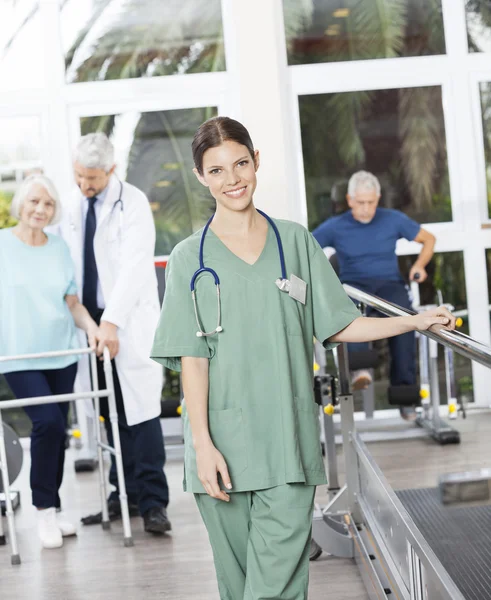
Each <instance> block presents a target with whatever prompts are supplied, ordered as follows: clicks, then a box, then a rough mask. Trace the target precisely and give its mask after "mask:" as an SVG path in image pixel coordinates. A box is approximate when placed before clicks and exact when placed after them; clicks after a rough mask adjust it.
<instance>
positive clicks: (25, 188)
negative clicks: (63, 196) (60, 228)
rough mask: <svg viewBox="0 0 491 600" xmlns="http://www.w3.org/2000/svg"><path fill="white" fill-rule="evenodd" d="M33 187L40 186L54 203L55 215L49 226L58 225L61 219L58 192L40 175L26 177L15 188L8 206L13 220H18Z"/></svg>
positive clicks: (51, 183)
mask: <svg viewBox="0 0 491 600" xmlns="http://www.w3.org/2000/svg"><path fill="white" fill-rule="evenodd" d="M35 185H40V186H42V187H43V188H44V189H45V190H46V191H47V192H48V195H49V197H50V198H51V199H52V200H53V201H54V203H55V213H54V215H53V218H52V219H51V221H50V223H49V224H50V225H55V224H56V223H59V222H60V219H61V202H60V197H59V195H58V192H57V191H56V187H55V184H54V183H53V182H52V181H51V179H49V178H48V177H46V175H41V174H39V173H36V174H34V175H29V177H26V178H25V179H24V181H23V182H22V183H21V184H20V186H19V187H18V188H17V190H16V192H15V194H14V197H13V199H12V204H11V206H10V214H11V215H12V216H13V217H14V219H17V220H19V219H20V213H21V212H22V207H23V206H24V202H25V201H26V198H27V196H28V195H29V193H30V191H31V189H32V188H33V186H35Z"/></svg>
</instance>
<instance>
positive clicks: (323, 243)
mask: <svg viewBox="0 0 491 600" xmlns="http://www.w3.org/2000/svg"><path fill="white" fill-rule="evenodd" d="M312 235H313V236H314V238H315V240H316V241H317V243H318V244H319V245H320V247H321V248H327V247H328V246H329V247H331V248H334V247H335V241H334V227H333V220H332V219H328V220H327V221H324V223H321V224H320V225H319V227H317V228H316V229H314V231H313V232H312Z"/></svg>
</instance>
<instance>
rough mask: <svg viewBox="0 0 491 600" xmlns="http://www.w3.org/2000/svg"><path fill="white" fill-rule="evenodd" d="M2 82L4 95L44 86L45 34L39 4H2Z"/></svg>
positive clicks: (30, 1) (21, 1) (20, 0)
mask: <svg viewBox="0 0 491 600" xmlns="http://www.w3.org/2000/svg"><path fill="white" fill-rule="evenodd" d="M0 81H1V89H2V91H4V92H5V91H13V90H23V89H34V88H40V87H42V86H43V84H44V61H43V32H42V30H41V21H40V17H39V2H37V1H35V0H18V1H17V2H12V1H10V2H6V1H3V2H0Z"/></svg>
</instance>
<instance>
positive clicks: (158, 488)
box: [97, 360, 169, 515]
mask: <svg viewBox="0 0 491 600" xmlns="http://www.w3.org/2000/svg"><path fill="white" fill-rule="evenodd" d="M112 368H113V379H114V392H115V398H116V406H117V409H118V422H119V437H120V440H121V453H122V455H123V469H124V478H125V483H126V493H127V494H128V501H129V502H130V503H132V504H137V505H138V508H139V510H140V514H141V515H144V514H145V513H146V512H147V511H148V510H149V509H150V508H153V507H156V506H164V507H166V506H167V505H168V503H169V487H168V485H167V479H166V477H165V473H164V464H165V448H164V438H163V435H162V428H161V426H160V419H159V418H158V417H155V419H150V420H149V421H144V422H143V423H139V424H138V425H132V426H130V425H128V423H127V421H126V414H125V410H124V403H123V394H122V392H121V385H120V383H119V377H118V372H117V370H116V365H115V362H114V361H112ZM97 374H98V377H99V388H100V389H103V388H104V387H105V386H106V378H105V376H104V367H103V363H102V362H101V361H99V360H98V361H97ZM100 408H101V415H102V416H103V417H104V420H105V426H106V432H107V438H108V441H109V444H111V445H112V444H113V435H112V431H111V423H110V421H109V406H108V401H107V398H101V401H100ZM109 482H110V483H111V484H112V485H113V486H114V487H115V488H116V491H115V492H112V493H111V495H110V498H109V499H110V500H113V499H117V498H118V495H119V491H118V479H117V474H116V461H115V459H114V457H113V456H111V470H110V471H109Z"/></svg>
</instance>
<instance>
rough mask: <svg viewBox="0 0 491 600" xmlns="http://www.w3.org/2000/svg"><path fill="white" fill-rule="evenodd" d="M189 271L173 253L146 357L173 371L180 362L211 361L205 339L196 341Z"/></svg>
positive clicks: (178, 369) (197, 338) (198, 338)
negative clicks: (190, 358)
mask: <svg viewBox="0 0 491 600" xmlns="http://www.w3.org/2000/svg"><path fill="white" fill-rule="evenodd" d="M191 276H192V269H190V268H189V267H188V265H187V261H186V259H185V258H184V257H183V255H182V253H176V251H174V252H173V253H172V254H171V255H170V257H169V260H168V263H167V267H166V270H165V292H164V301H163V304H162V312H161V314H160V319H159V323H158V325H157V331H156V333H155V338H154V342H153V347H152V352H151V354H150V357H151V358H152V359H153V360H155V361H156V362H158V363H160V364H161V365H164V366H165V367H167V368H168V369H172V370H174V371H180V370H181V358H182V357H183V356H194V357H197V358H211V352H210V348H209V346H208V344H207V342H206V338H205V337H197V335H196V331H197V330H198V326H197V324H196V319H195V313H194V306H193V301H192V298H191V290H190V287H189V286H190V280H191Z"/></svg>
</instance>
